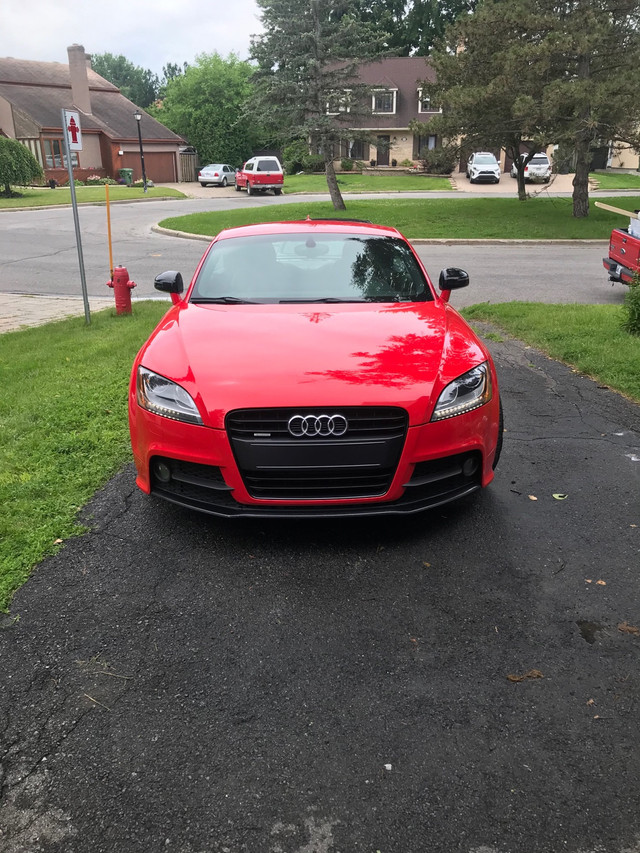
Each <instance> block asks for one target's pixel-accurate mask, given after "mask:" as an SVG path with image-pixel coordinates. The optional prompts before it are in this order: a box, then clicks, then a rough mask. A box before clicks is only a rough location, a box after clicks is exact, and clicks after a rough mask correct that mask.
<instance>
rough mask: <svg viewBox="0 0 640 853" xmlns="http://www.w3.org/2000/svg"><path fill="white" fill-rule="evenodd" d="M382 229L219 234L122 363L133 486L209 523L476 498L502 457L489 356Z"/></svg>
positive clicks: (461, 275) (398, 238) (307, 224)
mask: <svg viewBox="0 0 640 853" xmlns="http://www.w3.org/2000/svg"><path fill="white" fill-rule="evenodd" d="M468 283H469V277H468V275H467V273H466V272H464V270H460V269H457V268H450V269H446V270H443V271H442V273H441V274H440V281H439V292H438V291H436V290H435V289H434V287H433V285H432V283H431V281H430V280H429V276H428V275H427V272H426V270H425V269H424V267H423V266H422V263H421V262H420V259H419V258H418V256H417V255H416V253H415V252H414V251H413V249H412V247H411V245H410V244H409V242H408V241H407V240H406V239H405V238H404V237H403V236H402V234H400V233H399V232H398V231H396V230H395V229H394V228H387V227H383V226H380V225H372V224H370V223H366V222H355V221H349V220H336V221H324V220H307V221H304V222H277V223H270V224H265V225H248V226H244V227H240V228H230V229H228V230H226V231H222V232H221V233H220V234H218V236H217V237H216V239H215V240H214V241H213V242H212V243H211V245H210V246H209V248H208V249H207V251H206V252H205V255H204V257H203V258H202V260H201V261H200V264H199V265H198V268H197V270H196V272H195V275H194V277H193V280H192V282H191V284H190V285H189V287H188V288H187V290H186V293H184V294H183V290H184V286H183V281H182V276H181V275H180V273H178V272H173V271H172V272H166V273H163V274H162V275H159V276H158V277H157V278H156V281H155V286H156V288H158V289H159V290H162V291H165V292H168V293H170V294H171V299H172V301H173V307H172V308H171V309H170V310H169V311H168V313H167V314H166V315H165V316H164V318H163V319H162V321H161V322H160V324H159V325H158V327H157V328H156V329H155V331H154V332H153V334H152V335H151V337H150V338H149V340H148V341H147V343H146V344H145V345H144V346H143V347H142V349H141V350H140V352H139V353H138V356H137V358H136V360H135V363H134V365H133V371H132V374H131V387H130V394H129V421H130V429H131V443H132V446H133V454H134V458H135V464H136V468H137V471H138V476H137V483H138V485H139V486H140V488H141V489H142V490H143V491H144V492H147V493H150V494H152V495H157V496H158V497H161V498H165V499H166V500H169V501H173V502H174V503H177V504H181V505H183V506H186V507H191V508H193V509H197V510H201V511H203V512H207V513H211V514H213V515H219V516H228V517H232V516H247V517H289V518H292V517H297V518H300V517H306V516H323V517H338V516H355V515H382V514H407V513H414V512H418V511H420V510H425V509H428V508H430V507H435V506H439V505H441V504H444V503H446V502H448V501H452V500H455V499H456V498H460V497H462V496H464V495H468V494H470V493H471V492H473V491H475V490H477V489H480V488H481V487H482V486H486V485H488V483H490V482H491V480H492V479H493V471H494V468H495V467H496V464H497V462H498V457H499V455H500V449H501V445H502V408H501V405H500V397H499V393H498V381H497V378H496V372H495V368H494V365H493V362H492V360H491V356H490V354H489V352H488V351H487V349H486V347H485V346H484V345H483V344H482V342H481V341H480V340H479V339H478V338H477V337H476V335H475V334H474V333H473V331H472V330H471V329H470V328H469V326H468V325H467V324H466V323H465V321H464V320H463V319H462V318H461V317H460V315H459V314H458V313H457V312H456V311H455V310H454V309H453V308H452V307H451V306H450V305H449V304H448V300H449V294H450V291H451V290H452V289H453V288H458V287H464V286H465V285H467V284H468Z"/></svg>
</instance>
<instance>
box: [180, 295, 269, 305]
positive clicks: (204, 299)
mask: <svg viewBox="0 0 640 853" xmlns="http://www.w3.org/2000/svg"><path fill="white" fill-rule="evenodd" d="M189 301H190V302H193V303H195V304H196V305H201V304H202V303H206V304H209V303H214V304H216V303H217V304H218V305H257V304H258V303H257V302H253V301H252V300H251V299H240V298H239V297H237V296H196V298H195V299H190V300H189Z"/></svg>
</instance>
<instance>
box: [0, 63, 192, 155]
mask: <svg viewBox="0 0 640 853" xmlns="http://www.w3.org/2000/svg"><path fill="white" fill-rule="evenodd" d="M87 77H88V82H89V92H90V96H91V110H92V113H91V114H90V115H89V114H87V113H82V129H83V131H85V130H96V131H102V132H103V133H106V134H107V136H110V137H112V138H113V139H114V140H120V139H122V140H125V139H137V134H138V130H137V127H136V121H135V119H134V118H133V113H134V112H135V111H136V109H137V107H136V105H135V104H133V103H132V102H131V101H130V100H129V99H128V98H125V96H124V95H123V94H122V93H121V92H120V90H119V89H118V88H117V86H114V85H113V83H109V81H108V80H105V79H104V78H103V77H101V76H100V75H99V74H96V72H95V71H93V70H92V69H87ZM0 96H1V97H3V98H5V99H6V100H7V101H9V102H10V103H11V104H13V105H14V106H15V107H17V108H18V109H19V110H21V111H22V112H23V113H26V114H27V115H29V116H31V118H32V119H33V120H34V121H35V122H36V123H37V124H38V125H39V126H40V127H41V128H51V129H53V128H60V127H61V124H60V111H61V109H63V108H65V109H70V108H71V107H73V106H74V105H73V98H72V95H71V77H70V73H69V66H68V65H65V64H63V63H61V62H34V61H31V60H23V59H12V58H0ZM141 131H142V135H143V138H144V139H145V140H151V141H157V142H160V141H169V142H183V141H184V140H183V139H182V137H180V136H178V134H176V133H173V131H171V130H169V128H167V127H165V126H164V125H163V124H161V123H160V122H159V121H156V119H154V118H152V117H151V116H150V115H148V114H147V113H145V112H144V110H143V111H142V122H141Z"/></svg>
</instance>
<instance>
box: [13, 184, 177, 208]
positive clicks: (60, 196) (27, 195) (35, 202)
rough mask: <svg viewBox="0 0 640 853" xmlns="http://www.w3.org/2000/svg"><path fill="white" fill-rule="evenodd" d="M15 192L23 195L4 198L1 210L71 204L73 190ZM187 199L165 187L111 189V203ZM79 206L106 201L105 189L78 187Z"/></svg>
mask: <svg viewBox="0 0 640 853" xmlns="http://www.w3.org/2000/svg"><path fill="white" fill-rule="evenodd" d="M13 189H14V191H15V192H19V193H21V196H20V198H2V197H1V196H0V209H2V208H3V207H45V206H47V205H49V204H71V190H70V189H69V188H68V187H66V188H65V187H56V188H55V189H54V190H50V189H49V187H14V188H13ZM167 197H171V198H185V195H184V193H181V192H178V190H173V189H165V188H164V187H149V188H148V189H147V192H146V193H145V192H144V190H143V188H142V187H123V186H120V185H118V186H112V187H109V201H123V200H125V199H126V200H127V201H131V199H133V198H167ZM76 201H77V202H78V204H83V203H84V204H86V203H87V202H91V203H93V204H95V203H96V202H104V201H106V194H105V189H104V187H103V186H99V187H76Z"/></svg>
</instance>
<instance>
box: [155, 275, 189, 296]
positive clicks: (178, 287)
mask: <svg viewBox="0 0 640 853" xmlns="http://www.w3.org/2000/svg"><path fill="white" fill-rule="evenodd" d="M153 286H154V287H155V289H156V290H162V291H163V292H164V293H182V291H183V290H184V282H183V281H182V275H181V274H180V273H179V272H176V271H175V270H167V272H161V273H160V275H157V276H156V277H155V280H154V282H153Z"/></svg>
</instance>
